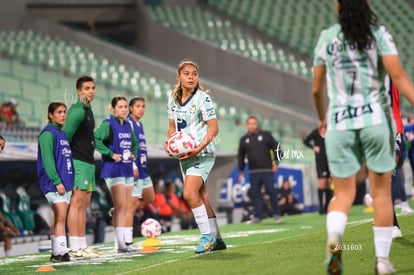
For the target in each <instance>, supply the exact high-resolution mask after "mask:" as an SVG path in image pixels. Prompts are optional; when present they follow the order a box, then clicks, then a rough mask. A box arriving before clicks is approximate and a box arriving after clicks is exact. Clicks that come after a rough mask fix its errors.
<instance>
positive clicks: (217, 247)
mask: <svg viewBox="0 0 414 275" xmlns="http://www.w3.org/2000/svg"><path fill="white" fill-rule="evenodd" d="M226 248H227V245H226V243H225V242H224V241H223V239H221V238H220V239H216V245H215V246H214V247H213V249H211V251H217V250H224V249H226Z"/></svg>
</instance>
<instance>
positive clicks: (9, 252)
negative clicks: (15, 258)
mask: <svg viewBox="0 0 414 275" xmlns="http://www.w3.org/2000/svg"><path fill="white" fill-rule="evenodd" d="M4 255H6V256H7V257H8V256H11V249H9V250H6V251H4Z"/></svg>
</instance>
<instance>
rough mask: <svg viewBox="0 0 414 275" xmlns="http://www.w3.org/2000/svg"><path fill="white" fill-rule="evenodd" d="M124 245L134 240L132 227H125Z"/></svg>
mask: <svg viewBox="0 0 414 275" xmlns="http://www.w3.org/2000/svg"><path fill="white" fill-rule="evenodd" d="M124 234H125V236H124V238H125V243H126V244H132V243H133V242H134V240H133V239H132V227H125V233H124Z"/></svg>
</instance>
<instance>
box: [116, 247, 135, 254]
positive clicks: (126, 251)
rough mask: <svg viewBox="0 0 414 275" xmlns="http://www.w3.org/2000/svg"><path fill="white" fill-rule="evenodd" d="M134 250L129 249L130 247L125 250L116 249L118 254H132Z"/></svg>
mask: <svg viewBox="0 0 414 275" xmlns="http://www.w3.org/2000/svg"><path fill="white" fill-rule="evenodd" d="M134 251H135V250H133V249H131V248H130V247H128V246H127V247H125V248H118V253H131V252H134Z"/></svg>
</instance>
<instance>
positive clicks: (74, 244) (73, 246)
mask: <svg viewBox="0 0 414 275" xmlns="http://www.w3.org/2000/svg"><path fill="white" fill-rule="evenodd" d="M79 238H80V237H78V236H69V245H70V250H72V251H78V250H79V249H80V242H79Z"/></svg>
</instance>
